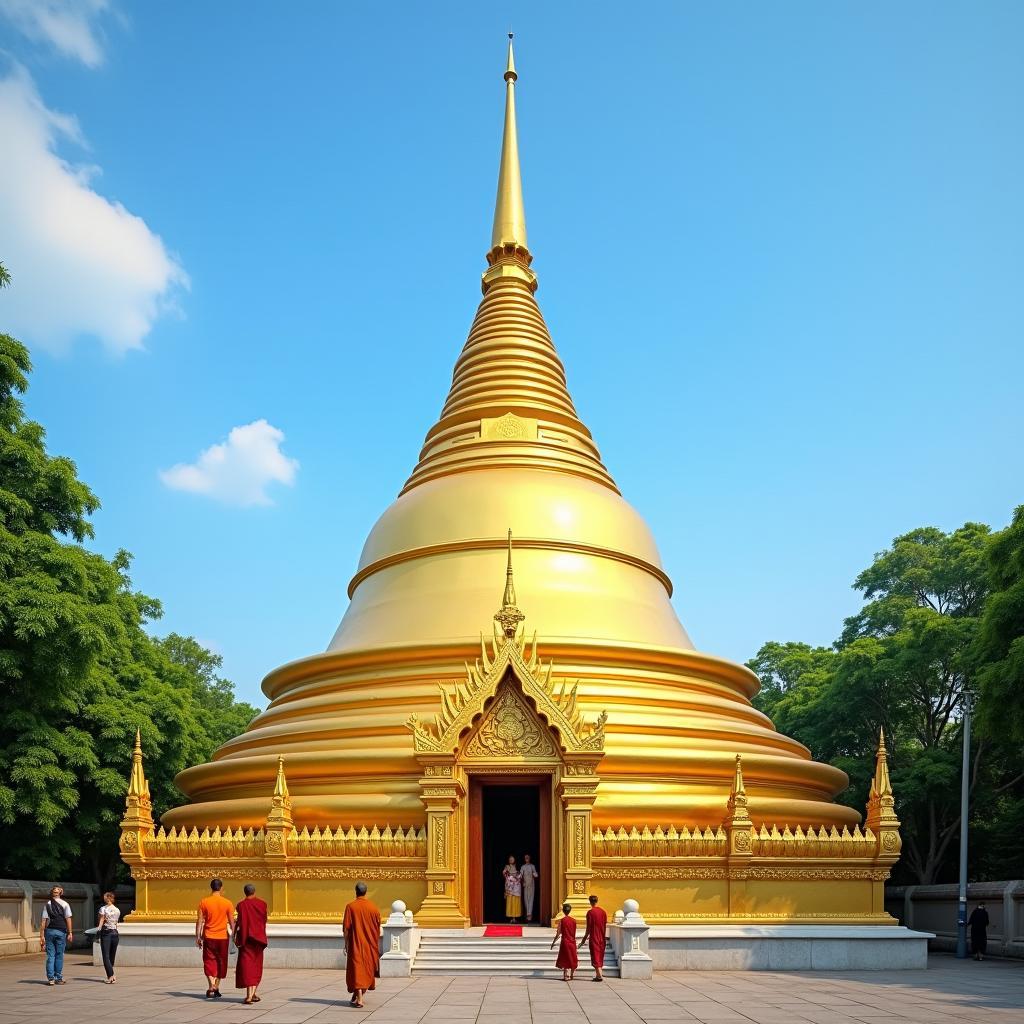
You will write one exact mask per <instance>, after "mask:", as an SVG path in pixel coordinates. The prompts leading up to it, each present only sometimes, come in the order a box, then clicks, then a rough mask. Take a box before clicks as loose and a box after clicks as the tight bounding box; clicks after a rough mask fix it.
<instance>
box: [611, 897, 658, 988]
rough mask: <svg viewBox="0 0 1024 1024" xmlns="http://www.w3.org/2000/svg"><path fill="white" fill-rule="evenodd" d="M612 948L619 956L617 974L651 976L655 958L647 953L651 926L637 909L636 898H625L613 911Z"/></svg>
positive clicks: (631, 976)
mask: <svg viewBox="0 0 1024 1024" xmlns="http://www.w3.org/2000/svg"><path fill="white" fill-rule="evenodd" d="M609 931H610V934H611V940H612V948H613V949H614V950H615V955H616V957H618V960H619V977H621V978H634V979H647V978H653V977H654V961H653V960H652V959H651V954H650V933H651V929H650V926H649V925H648V924H647V922H646V921H645V920H644V919H643V915H642V914H641V913H640V904H639V903H638V902H637V901H636V900H624V901H623V904H622V910H619V911H616V913H615V919H614V922H613V923H612V925H611V927H610V929H609Z"/></svg>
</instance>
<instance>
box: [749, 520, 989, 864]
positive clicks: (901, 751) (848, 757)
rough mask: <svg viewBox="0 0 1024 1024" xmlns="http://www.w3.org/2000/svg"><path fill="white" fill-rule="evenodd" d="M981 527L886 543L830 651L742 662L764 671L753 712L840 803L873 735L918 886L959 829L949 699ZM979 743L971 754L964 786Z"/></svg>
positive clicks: (953, 710) (962, 665)
mask: <svg viewBox="0 0 1024 1024" xmlns="http://www.w3.org/2000/svg"><path fill="white" fill-rule="evenodd" d="M988 539H989V529H988V527H986V526H983V525H981V524H978V523H967V524H965V525H964V526H962V527H961V528H960V529H958V530H955V531H953V532H952V533H949V534H947V533H943V532H942V531H941V530H937V529H935V528H932V527H929V528H924V529H919V530H913V531H911V532H910V533H907V534H904V535H903V536H900V537H897V538H896V539H895V540H894V541H893V544H892V546H891V547H890V548H889V549H888V550H886V551H883V552H881V553H880V554H878V555H876V556H875V559H874V561H873V563H872V564H871V566H869V567H868V568H867V569H865V570H864V571H863V572H862V573H861V574H860V575H859V576H858V577H857V579H856V580H855V581H854V587H855V588H856V589H857V590H860V591H861V592H862V593H863V594H864V597H865V599H866V603H865V604H864V607H863V608H862V609H861V610H860V612H858V613H857V614H856V615H854V616H852V617H850V618H849V619H847V620H846V622H845V625H844V629H843V632H842V635H841V636H840V638H839V639H838V640H837V641H836V643H835V645H834V648H833V649H832V650H827V649H823V648H810V647H807V646H806V645H804V644H792V643H791V644H777V643H772V644H766V645H765V646H764V647H762V648H761V651H759V652H758V655H757V656H756V657H755V658H754V659H753V660H752V661H751V662H750V663H749V665H750V667H751V668H752V669H753V670H754V671H755V672H763V671H765V670H766V669H767V670H768V673H769V674H768V685H767V686H766V688H765V690H764V691H763V693H762V694H761V695H759V696H758V698H757V702H758V705H759V706H760V707H761V709H762V710H764V711H765V712H766V713H767V714H769V716H770V717H772V718H773V720H775V722H776V724H777V725H778V727H779V728H780V729H781V730H782V731H784V732H787V733H789V734H790V735H792V736H793V737H794V738H795V739H798V740H800V741H801V742H803V743H804V744H806V745H807V746H808V747H809V748H810V749H811V751H812V752H813V753H814V755H815V756H816V757H819V758H821V759H823V760H826V761H830V762H831V763H833V764H835V765H837V766H838V767H841V768H843V769H844V770H846V771H847V773H848V774H849V775H850V777H851V782H852V786H851V789H850V791H848V793H847V794H845V795H844V797H843V799H845V800H847V801H848V802H849V803H850V804H851V805H853V806H861V805H862V804H863V800H864V798H865V797H866V795H867V785H868V781H869V778H870V765H871V759H872V755H873V752H874V748H875V744H876V742H877V736H878V729H879V727H884V728H885V731H886V736H887V738H888V742H889V746H890V753H891V768H892V776H893V785H894V787H895V788H896V795H897V800H898V810H899V813H900V816H901V818H902V819H903V822H904V830H903V831H904V858H903V867H904V870H906V871H907V872H908V873H909V874H910V876H911V877H913V878H914V879H915V880H917V881H919V882H921V883H923V884H927V883H928V882H931V881H933V880H934V879H935V878H936V877H937V875H938V873H939V872H940V870H941V868H942V866H943V863H944V861H945V859H946V858H947V856H948V854H949V851H950V843H951V841H952V840H953V838H954V837H955V836H956V834H957V832H958V830H959V825H960V822H959V803H958V799H957V798H958V785H957V782H958V780H959V775H960V761H959V757H960V755H959V737H960V717H959V710H960V702H961V699H962V694H963V691H964V689H965V688H966V687H967V686H968V685H969V684H970V683H971V681H972V677H973V673H974V671H975V662H974V660H973V658H972V649H973V644H974V641H975V637H976V635H977V633H978V627H979V623H980V616H981V612H982V610H983V607H984V604H985V599H986V596H987V592H988V563H987V560H986V548H987V545H988ZM983 748H984V743H983V742H982V743H979V745H978V747H977V748H976V751H975V755H976V756H975V773H974V782H975V783H976V781H977V766H978V764H979V763H980V757H981V752H982V750H983Z"/></svg>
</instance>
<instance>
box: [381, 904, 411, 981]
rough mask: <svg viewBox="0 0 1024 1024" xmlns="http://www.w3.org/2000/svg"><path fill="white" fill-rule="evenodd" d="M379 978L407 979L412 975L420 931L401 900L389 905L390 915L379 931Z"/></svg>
mask: <svg viewBox="0 0 1024 1024" xmlns="http://www.w3.org/2000/svg"><path fill="white" fill-rule="evenodd" d="M381 930H382V931H383V933H384V934H383V936H382V937H381V950H380V953H381V956H380V976H381V977H382V978H408V977H410V976H411V975H412V961H413V958H414V957H415V956H416V950H417V949H418V948H419V944H420V930H419V928H418V927H417V926H416V922H415V921H414V920H413V916H412V911H410V910H407V909H406V906H405V903H403V902H402V900H395V902H394V903H392V904H391V914H390V915H389V916H388V919H387V920H386V921H385V922H384V926H383V928H382V929H381Z"/></svg>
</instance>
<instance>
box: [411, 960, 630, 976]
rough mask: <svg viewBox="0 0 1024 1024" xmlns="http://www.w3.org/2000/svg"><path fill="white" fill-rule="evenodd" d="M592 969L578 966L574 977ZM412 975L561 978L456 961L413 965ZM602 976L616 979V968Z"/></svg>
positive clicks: (545, 970) (547, 970) (548, 971)
mask: <svg viewBox="0 0 1024 1024" xmlns="http://www.w3.org/2000/svg"><path fill="white" fill-rule="evenodd" d="M592 971H593V968H592V967H591V966H590V965H589V964H588V965H586V966H584V965H583V964H580V966H579V968H578V970H577V972H576V975H577V978H585V977H586V976H587V975H589V974H591V972H592ZM412 973H413V975H414V976H418V977H439V976H446V977H451V976H452V975H454V976H455V977H467V978H468V977H481V976H492V977H499V978H561V977H562V971H561V969H560V968H557V967H531V966H526V965H523V966H515V965H512V964H488V965H487V966H483V967H466V966H464V965H462V964H460V963H459V962H458V961H454V962H452V963H448V964H431V965H430V966H429V967H427V966H423V967H420V966H418V965H417V964H413V967H412ZM604 976H605V977H606V978H617V977H618V976H619V969H618V967H608V966H605V968H604Z"/></svg>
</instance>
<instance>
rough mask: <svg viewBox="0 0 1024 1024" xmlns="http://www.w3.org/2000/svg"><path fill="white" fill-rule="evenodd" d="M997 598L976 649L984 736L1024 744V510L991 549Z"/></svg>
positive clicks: (987, 611) (1023, 508)
mask: <svg viewBox="0 0 1024 1024" xmlns="http://www.w3.org/2000/svg"><path fill="white" fill-rule="evenodd" d="M988 560H989V567H990V571H991V574H992V588H993V593H992V596H991V597H990V598H989V601H988V604H987V606H986V608H985V614H984V616H983V617H982V621H981V628H980V630H979V633H978V640H977V643H976V645H975V650H974V660H975V662H976V664H977V666H978V684H979V688H980V691H981V697H982V701H981V706H980V707H979V713H980V718H981V725H982V728H983V731H984V732H985V733H987V734H989V735H992V736H1003V737H1005V738H1007V739H1009V740H1011V741H1012V742H1014V743H1016V744H1017V745H1018V746H1019V745H1021V744H1024V505H1021V506H1019V507H1018V508H1017V511H1016V512H1015V513H1014V516H1013V522H1012V523H1011V524H1010V525H1009V526H1008V527H1007V528H1006V529H1005V530H1003V531H1001V532H1000V533H998V534H996V535H995V536H994V537H993V538H992V543H991V544H990V545H989V549H988Z"/></svg>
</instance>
